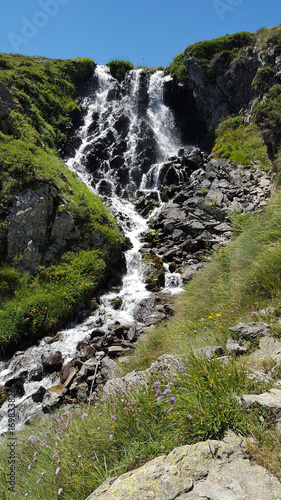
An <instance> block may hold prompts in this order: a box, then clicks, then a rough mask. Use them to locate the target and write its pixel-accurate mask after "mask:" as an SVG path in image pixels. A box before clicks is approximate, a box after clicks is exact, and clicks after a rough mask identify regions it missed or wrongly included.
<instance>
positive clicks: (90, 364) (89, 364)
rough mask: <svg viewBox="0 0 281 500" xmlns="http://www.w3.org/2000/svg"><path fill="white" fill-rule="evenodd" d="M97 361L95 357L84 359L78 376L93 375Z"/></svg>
mask: <svg viewBox="0 0 281 500" xmlns="http://www.w3.org/2000/svg"><path fill="white" fill-rule="evenodd" d="M97 363H98V361H97V359H96V358H90V359H88V360H87V361H85V363H83V365H82V367H81V369H80V371H79V373H78V375H79V377H89V376H90V375H94V373H95V372H96V366H97Z"/></svg>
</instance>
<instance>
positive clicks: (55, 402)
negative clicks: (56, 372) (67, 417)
mask: <svg viewBox="0 0 281 500" xmlns="http://www.w3.org/2000/svg"><path fill="white" fill-rule="evenodd" d="M63 391H64V386H63V385H62V384H58V385H55V386H53V387H51V388H50V389H48V390H47V391H46V392H45V394H44V396H43V401H42V410H43V412H44V413H50V412H51V411H52V410H54V409H56V408H59V406H60V405H61V403H62V399H63Z"/></svg>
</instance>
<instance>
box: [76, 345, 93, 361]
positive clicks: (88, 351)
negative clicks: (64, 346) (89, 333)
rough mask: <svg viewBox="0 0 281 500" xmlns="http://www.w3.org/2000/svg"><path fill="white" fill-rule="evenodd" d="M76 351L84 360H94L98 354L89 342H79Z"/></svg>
mask: <svg viewBox="0 0 281 500" xmlns="http://www.w3.org/2000/svg"><path fill="white" fill-rule="evenodd" d="M76 349H77V351H79V355H80V358H81V359H84V360H86V359H89V358H92V357H93V356H94V355H95V352H96V348H95V347H94V346H93V345H89V344H87V342H78V344H77V347H76Z"/></svg>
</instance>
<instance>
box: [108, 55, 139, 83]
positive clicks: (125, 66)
mask: <svg viewBox="0 0 281 500" xmlns="http://www.w3.org/2000/svg"><path fill="white" fill-rule="evenodd" d="M106 66H108V67H109V69H110V73H111V74H112V76H113V77H114V78H116V79H117V80H118V81H119V82H121V81H122V80H124V78H125V76H126V73H127V71H130V70H131V69H134V65H133V64H132V63H131V62H130V61H122V60H118V59H114V60H113V61H110V62H108V63H106Z"/></svg>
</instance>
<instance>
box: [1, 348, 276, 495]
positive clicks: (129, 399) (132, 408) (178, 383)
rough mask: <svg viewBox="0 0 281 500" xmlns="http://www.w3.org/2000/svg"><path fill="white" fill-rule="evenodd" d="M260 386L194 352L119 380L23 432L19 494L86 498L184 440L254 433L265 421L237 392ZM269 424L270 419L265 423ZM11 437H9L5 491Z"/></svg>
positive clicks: (236, 370) (235, 368) (236, 368)
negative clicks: (166, 367) (161, 369)
mask: <svg viewBox="0 0 281 500" xmlns="http://www.w3.org/2000/svg"><path fill="white" fill-rule="evenodd" d="M250 386H251V387H252V382H251V383H249V381H248V380H247V377H246V371H245V369H244V368H243V367H242V366H238V365H236V364H235V363H234V362H229V363H227V364H226V363H224V362H222V361H219V360H216V359H215V360H213V362H210V361H209V360H208V359H207V358H205V357H196V356H194V355H193V354H190V355H189V356H187V357H186V359H185V361H183V363H182V364H178V363H175V364H174V369H173V375H172V376H171V377H170V378H168V377H167V376H164V375H163V374H161V373H160V374H159V375H158V376H156V375H155V376H151V377H147V378H146V379H145V380H144V381H143V382H142V383H141V384H139V383H138V381H137V377H136V379H135V381H133V382H131V383H129V382H128V383H127V384H125V385H124V384H123V385H118V384H116V386H115V387H114V388H113V391H112V392H108V393H107V394H105V395H104V396H103V397H102V398H101V399H100V400H99V402H97V403H96V404H95V405H94V406H91V407H86V406H85V407H83V408H79V409H78V408H72V409H71V410H67V411H66V412H65V413H64V414H59V415H54V416H52V417H49V418H46V419H45V420H44V421H41V422H40V423H39V424H38V425H37V426H34V425H33V426H32V427H31V428H30V429H28V428H26V430H25V431H24V432H23V433H21V434H20V436H19V440H18V445H17V467H16V476H17V485H16V488H17V495H18V496H19V497H20V498H24V497H25V496H27V497H28V498H32V499H45V498H46V491H48V498H49V499H50V500H51V499H57V498H58V497H60V498H66V499H80V498H85V497H86V496H87V495H88V494H90V492H91V491H93V490H94V489H95V488H97V487H98V486H99V485H100V484H101V483H102V482H103V481H104V480H105V479H107V478H108V477H110V476H115V475H118V474H121V473H123V472H125V471H128V470H130V469H132V468H135V467H137V466H139V465H141V464H143V463H145V462H146V461H147V460H150V459H151V458H153V457H154V456H157V455H159V454H163V453H168V452H169V451H170V450H171V449H173V448H174V447H176V446H179V445H180V444H188V443H194V442H196V441H198V440H201V439H203V440H204V439H207V438H213V439H216V438H218V439H219V438H221V437H222V436H223V434H224V432H225V431H226V430H227V429H233V430H234V431H235V432H238V433H240V434H242V435H247V434H248V432H249V431H250V430H251V428H252V426H253V425H257V426H259V424H258V419H257V417H256V416H255V414H251V412H250V413H247V411H246V410H245V409H244V408H243V407H242V406H241V405H240V404H239V402H238V400H237V395H239V394H241V392H242V391H243V390H244V391H245V390H247V389H249V388H250ZM264 426H265V427H266V426H267V422H265V423H264ZM6 446H7V442H6V441H5V439H3V438H2V442H1V458H0V471H1V487H2V491H3V493H2V498H5V499H8V498H12V496H13V494H11V493H9V492H8V487H9V485H8V484H7V481H6V480H5V474H7V470H8V466H7V464H6V463H5V460H4V457H5V455H6V456H7V448H6Z"/></svg>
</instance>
